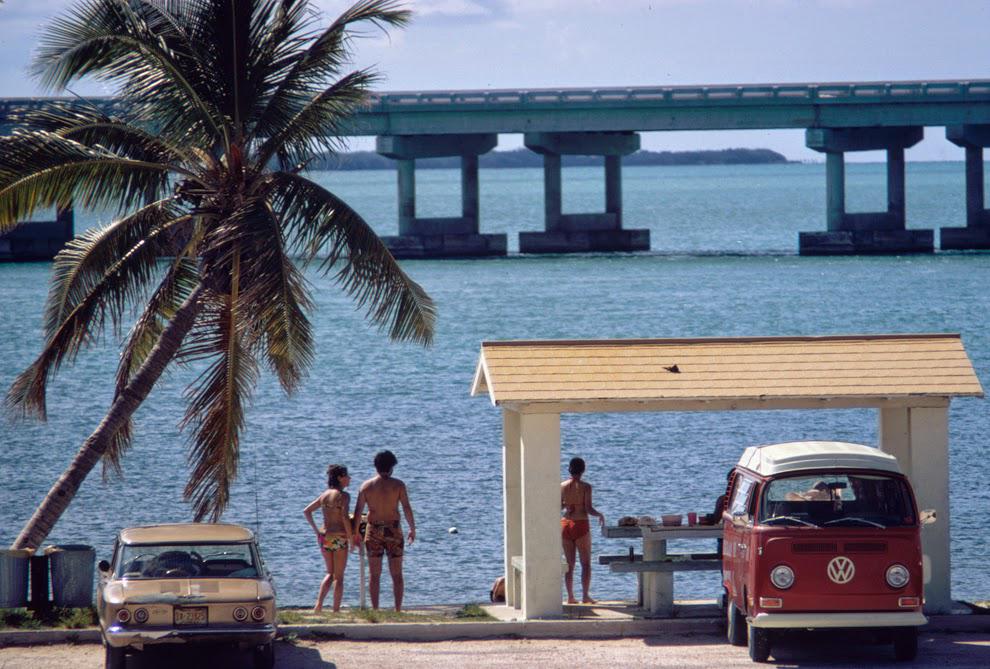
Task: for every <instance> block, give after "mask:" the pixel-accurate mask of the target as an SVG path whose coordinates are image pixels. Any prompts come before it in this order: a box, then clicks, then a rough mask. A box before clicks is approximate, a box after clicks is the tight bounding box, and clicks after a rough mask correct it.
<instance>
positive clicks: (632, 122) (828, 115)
mask: <svg viewBox="0 0 990 669" xmlns="http://www.w3.org/2000/svg"><path fill="white" fill-rule="evenodd" d="M45 101H46V98H7V99H0V131H4V132H9V130H10V128H9V124H5V123H4V121H5V120H6V117H7V115H8V114H9V112H10V111H11V110H13V109H14V108H17V107H24V106H36V105H40V104H42V103H43V102H45ZM101 101H102V102H103V103H105V104H112V100H110V99H108V98H105V99H103V100H101ZM988 103H990V80H985V79H980V80H965V81H962V80H960V81H891V82H882V81H874V82H833V83H779V84H772V83H771V84H740V85H732V84H725V85H721V84H720V85H702V86H659V87H651V86H643V87H607V88H545V89H529V90H503V89H499V90H450V91H392V92H389V91H383V92H378V93H374V94H373V95H372V97H371V100H370V104H369V105H368V107H367V108H366V110H364V111H362V112H360V113H359V114H358V115H357V118H356V119H355V120H354V122H353V124H351V125H350V126H349V127H347V128H345V129H344V130H343V134H346V135H351V136H360V135H364V136H374V135H389V134H411V135H416V134H454V133H493V132H494V133H519V132H582V131H583V132H589V131H592V132H593V131H598V132H605V131H650V130H732V129H771V128H810V127H832V128H842V127H870V126H943V125H959V124H982V123H990V104H988Z"/></svg>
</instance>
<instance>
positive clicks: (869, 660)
mask: <svg viewBox="0 0 990 669" xmlns="http://www.w3.org/2000/svg"><path fill="white" fill-rule="evenodd" d="M862 641H864V643H861V642H860V641H859V640H851V639H850V638H849V637H848V636H838V635H836V634H816V635H808V634H805V635H800V636H799V637H794V638H789V639H785V640H782V641H781V643H779V644H777V646H776V647H775V655H774V657H773V659H772V664H774V665H776V666H780V667H801V668H804V667H897V666H911V667H952V668H953V669H969V668H972V669H986V667H990V633H978V634H974V633H959V634H928V635H923V636H922V639H921V644H920V651H919V655H918V661H917V662H915V663H912V664H909V665H899V664H898V663H895V662H894V661H893V655H892V652H891V650H890V647H889V646H887V645H869V644H866V643H865V640H862ZM276 656H277V665H276V666H278V667H283V668H285V667H293V668H298V669H349V668H352V667H375V668H376V669H377V668H382V667H400V668H401V669H421V668H422V669H425V668H427V667H430V668H434V667H436V668H440V669H445V668H451V669H467V668H471V669H473V668H474V667H513V668H515V667H527V668H529V667H538V668H539V669H550V668H552V667H562V668H563V667H566V668H567V669H575V668H577V667H609V668H618V667H684V668H698V669H700V668H708V667H717V668H718V669H729V668H731V667H750V668H752V667H753V666H754V665H753V663H751V662H750V660H749V657H748V655H747V654H746V649H745V648H733V647H731V646H729V645H728V644H726V643H725V642H724V641H723V640H722V639H721V638H719V637H714V636H709V635H705V636H678V637H648V638H645V639H639V638H637V639H610V640H556V639H555V640H529V639H501V640H488V641H443V642H430V643H398V642H383V641H372V642H355V641H323V642H319V643H314V642H308V641H298V642H296V643H295V644H288V643H279V644H277V647H276ZM102 666H103V650H102V648H101V647H99V646H96V645H79V646H68V645H61V646H33V647H27V648H15V647H11V648H0V669H15V668H16V669H21V668H24V669H90V668H93V669H95V668H97V667H102ZM250 666H251V662H250V656H248V655H246V654H236V653H229V652H228V653H222V652H212V653H211V652H200V653H196V654H191V653H188V652H179V653H167V654H164V655H162V654H159V655H157V656H146V657H134V658H130V659H129V661H128V667H129V669H161V668H163V667H179V668H180V669H193V668H194V667H207V668H208V669H227V668H228V667H250Z"/></svg>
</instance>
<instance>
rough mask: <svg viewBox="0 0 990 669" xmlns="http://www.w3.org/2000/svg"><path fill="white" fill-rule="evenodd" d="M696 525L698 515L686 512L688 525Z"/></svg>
mask: <svg viewBox="0 0 990 669" xmlns="http://www.w3.org/2000/svg"><path fill="white" fill-rule="evenodd" d="M697 524H698V514H697V513H695V512H694V511H688V525H697Z"/></svg>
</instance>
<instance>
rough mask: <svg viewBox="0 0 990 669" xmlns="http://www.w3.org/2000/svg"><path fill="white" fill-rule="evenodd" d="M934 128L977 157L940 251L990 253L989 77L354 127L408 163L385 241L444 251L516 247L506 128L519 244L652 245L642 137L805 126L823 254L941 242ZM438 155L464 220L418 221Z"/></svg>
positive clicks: (443, 108)
mask: <svg viewBox="0 0 990 669" xmlns="http://www.w3.org/2000/svg"><path fill="white" fill-rule="evenodd" d="M43 102H44V100H42V99H20V100H17V99H6V100H0V131H9V125H5V124H4V121H5V119H6V116H7V114H8V113H9V111H10V110H11V109H13V108H15V107H21V106H25V105H38V104H42V103H43ZM106 103H107V104H112V101H110V100H107V101H106ZM926 126H928V127H944V128H945V133H946V137H947V138H948V139H949V140H950V141H952V142H953V143H955V144H956V145H958V146H960V147H961V148H962V149H964V152H965V160H966V212H967V213H966V221H965V226H959V227H946V228H942V229H941V234H940V241H941V248H943V249H988V248H990V213H988V212H987V209H986V208H985V197H984V187H983V183H984V181H983V170H984V167H983V149H984V148H985V147H986V146H988V145H990V80H969V81H929V82H924V81H895V82H856V83H804V84H801V83H794V84H790V83H789V84H758V85H752V84H748V85H717V86H663V87H634V88H595V89H573V88H566V89H534V90H486V91H426V92H382V93H377V94H375V95H373V97H372V101H371V104H370V105H369V106H368V108H367V109H366V110H365V111H362V112H361V113H359V114H358V115H357V117H356V118H355V120H354V122H353V123H352V124H351V125H350V126H349V127H347V128H345V129H344V131H343V134H345V135H348V136H374V137H377V150H378V152H379V153H380V154H382V155H384V156H387V157H390V158H394V159H395V160H396V161H397V162H398V170H397V174H398V197H399V234H398V236H394V237H388V238H386V241H387V242H388V244H389V246H390V247H391V248H392V249H393V252H394V253H395V254H396V256H398V257H444V256H482V255H501V254H504V253H505V252H506V236H505V235H504V234H483V233H482V232H481V230H480V217H479V209H478V200H479V197H478V156H480V155H481V154H483V153H486V152H488V151H490V150H491V149H493V148H494V147H495V145H496V143H497V136H498V134H499V133H521V134H523V135H524V143H525V145H526V146H527V147H528V148H530V149H532V150H533V151H536V152H537V153H539V154H541V155H542V156H543V162H544V193H545V208H544V209H545V211H544V229H543V231H538V232H537V231H534V232H523V233H520V238H519V249H520V251H522V252H523V253H566V252H575V251H636V250H647V249H649V246H650V240H649V231H648V230H629V229H626V228H624V227H623V225H622V156H624V155H628V154H630V153H632V152H634V151H636V150H637V149H639V146H640V138H639V134H638V133H640V132H645V131H665V130H750V129H775V128H804V129H805V131H806V139H805V141H806V144H807V146H808V147H809V148H811V149H813V150H815V151H819V152H821V153H824V154H825V161H826V186H827V195H826V202H825V203H824V204H825V207H824V209H825V220H826V226H825V231H809V232H802V233H800V237H799V250H800V252H801V253H802V254H807V255H815V254H864V253H924V252H931V251H933V250H934V231H933V230H920V229H911V230H908V229H907V227H906V220H905V219H906V217H905V207H904V203H905V186H904V151H905V149H907V148H910V147H912V146H914V145H915V144H917V143H918V142H919V141H920V140H921V139H922V138H923V136H924V128H925V127H926ZM871 150H884V151H886V152H887V202H888V204H887V209H886V211H880V212H875V213H855V214H853V213H848V212H847V211H846V208H845V163H844V156H845V154H846V153H847V152H850V151H871ZM571 154H580V155H598V156H602V157H603V158H604V163H605V170H604V172H605V173H604V179H605V202H604V208H603V211H599V212H590V213H583V214H563V213H562V211H561V183H562V170H561V156H562V155H571ZM438 156H459V157H460V158H461V188H462V191H461V199H462V211H461V216H459V217H450V218H422V217H418V216H416V194H415V193H416V171H415V164H416V160H417V159H419V158H429V157H438Z"/></svg>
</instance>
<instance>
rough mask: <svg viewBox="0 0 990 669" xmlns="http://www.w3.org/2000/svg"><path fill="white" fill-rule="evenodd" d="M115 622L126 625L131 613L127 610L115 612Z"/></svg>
mask: <svg viewBox="0 0 990 669" xmlns="http://www.w3.org/2000/svg"><path fill="white" fill-rule="evenodd" d="M117 622H118V623H122V624H127V623H129V622H131V612H130V611H128V610H127V609H120V610H118V611H117Z"/></svg>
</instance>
